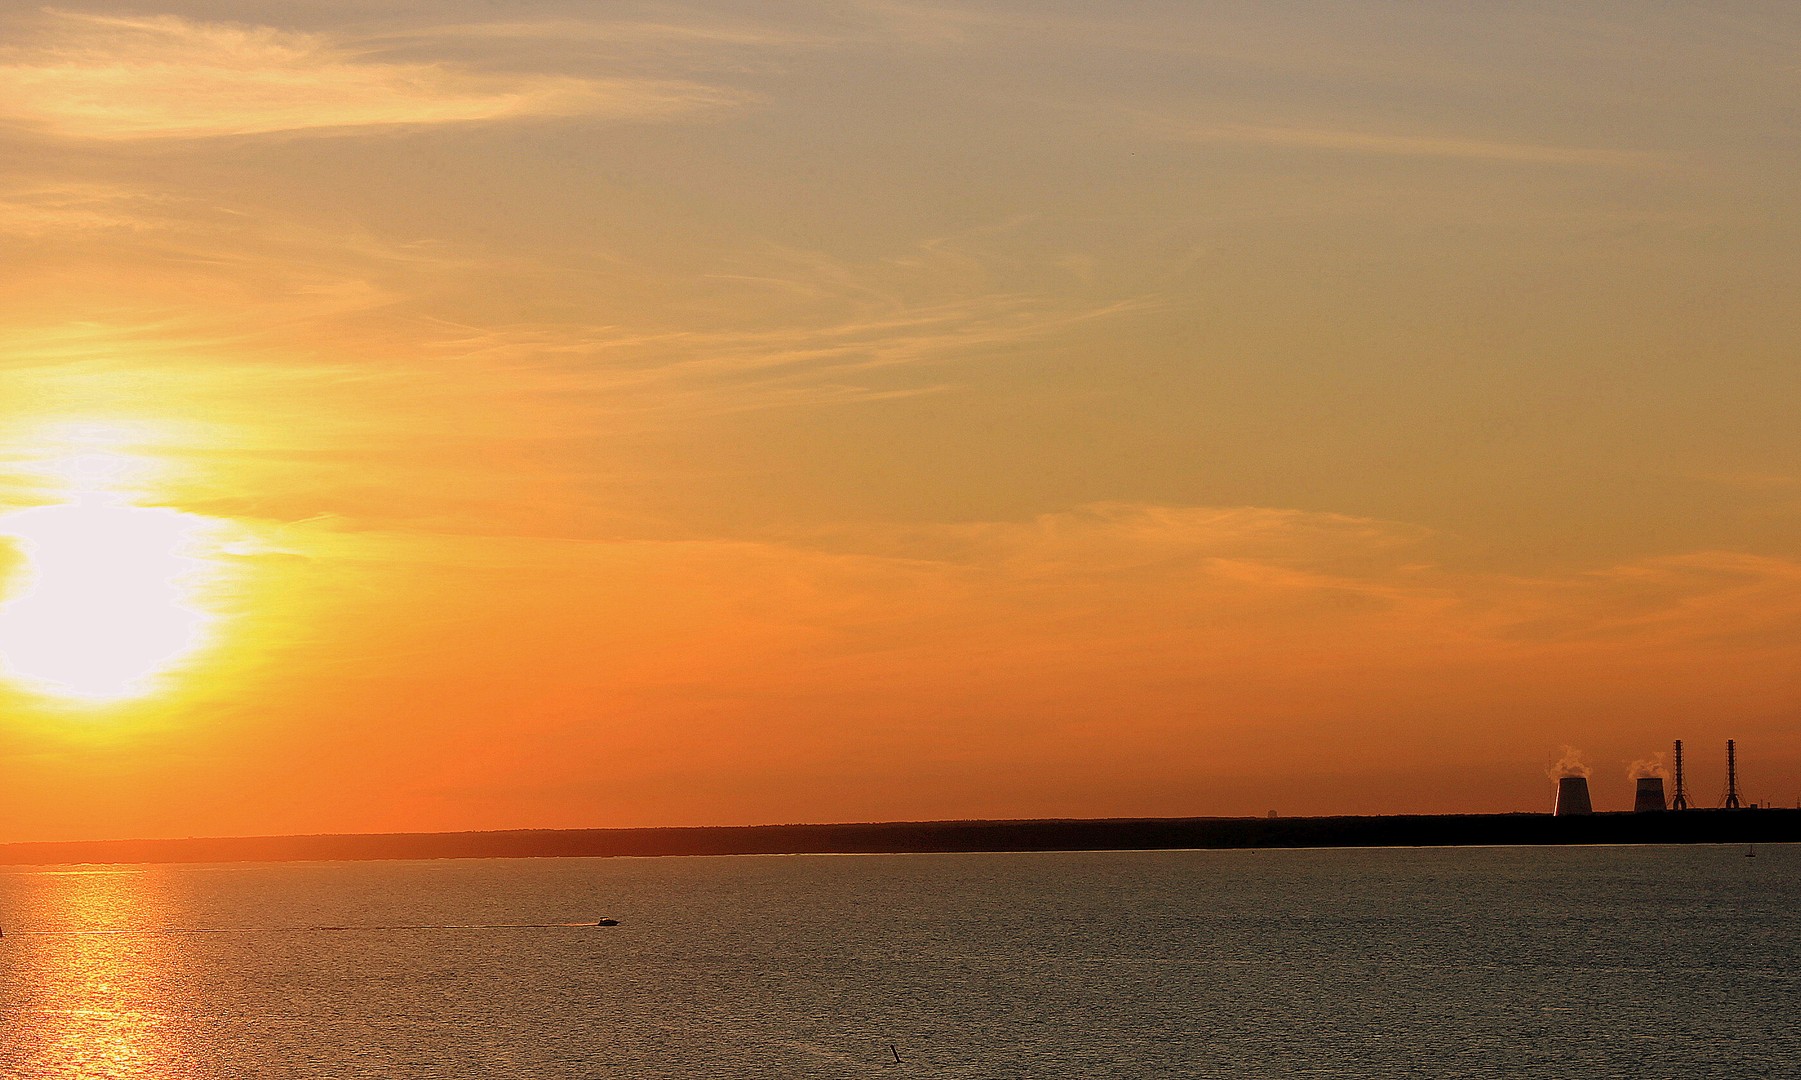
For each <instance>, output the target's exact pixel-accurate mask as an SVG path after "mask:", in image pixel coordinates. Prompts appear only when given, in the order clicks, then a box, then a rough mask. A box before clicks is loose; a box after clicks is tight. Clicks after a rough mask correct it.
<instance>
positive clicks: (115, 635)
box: [0, 425, 219, 702]
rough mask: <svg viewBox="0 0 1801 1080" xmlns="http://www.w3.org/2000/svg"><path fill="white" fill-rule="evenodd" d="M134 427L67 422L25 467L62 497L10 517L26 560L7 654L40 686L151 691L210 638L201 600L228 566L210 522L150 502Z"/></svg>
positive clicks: (88, 694)
mask: <svg viewBox="0 0 1801 1080" xmlns="http://www.w3.org/2000/svg"><path fill="white" fill-rule="evenodd" d="M129 436H130V432H129V431H127V430H125V429H120V428H114V427H110V426H105V425H81V426H75V427H70V428H65V429H59V430H58V431H57V432H55V433H54V434H53V435H52V436H50V437H47V438H45V439H43V441H41V442H39V443H38V444H37V446H38V447H39V448H40V449H38V450H37V452H36V453H35V454H31V455H29V456H26V457H25V458H24V459H23V460H21V461H17V462H16V463H15V466H16V472H17V473H18V474H19V475H21V476H23V477H26V478H28V480H30V481H32V482H35V483H36V484H37V486H39V487H41V488H44V489H47V492H46V493H47V494H50V495H51V496H52V497H53V498H56V499H57V501H55V502H52V503H50V504H49V505H39V506H33V507H31V508H29V509H25V510H19V511H15V512H13V513H10V514H6V515H4V516H0V539H4V540H7V541H10V542H11V544H12V545H13V547H14V548H15V550H16V551H17V552H18V554H19V555H20V556H21V557H22V562H23V565H22V566H21V567H19V568H18V569H16V570H15V571H14V573H13V574H12V576H11V579H10V580H9V581H8V582H7V585H8V589H7V593H6V597H5V600H4V603H3V604H0V663H3V664H4V670H5V673H6V674H7V675H8V676H9V677H10V678H11V679H12V680H13V681H15V682H17V683H19V684H22V685H24V686H26V687H28V688H30V689H32V690H35V691H38V692H40V693H45V694H49V695H54V696H58V697H64V698H73V699H84V700H88V701H94V702H106V701H118V700H122V699H126V698H133V697H140V696H143V695H145V694H148V693H151V692H153V691H154V690H156V689H157V687H158V682H157V677H158V676H159V675H162V674H163V673H165V672H167V671H168V670H169V669H171V668H172V667H174V666H175V665H176V664H178V663H180V662H181V661H183V660H184V659H186V658H188V657H189V656H190V655H192V654H193V653H194V652H195V651H196V650H197V649H199V648H200V647H201V646H202V645H203V644H205V642H206V640H207V638H208V630H209V627H210V625H211V624H212V623H213V622H214V619H215V617H214V616H213V615H211V614H210V613H208V612H207V611H206V610H205V608H204V606H203V605H202V604H201V603H200V593H201V591H202V589H203V588H204V587H205V586H207V585H209V584H212V583H214V582H215V581H216V579H217V577H218V574H219V569H218V566H217V564H216V563H214V562H213V561H212V560H210V559H209V558H208V557H207V552H208V549H209V548H210V547H211V546H212V544H211V542H210V541H211V540H212V534H213V532H214V531H215V530H214V525H215V523H214V522H212V521H211V520H210V519H207V518H203V517H199V516H197V515H194V514H186V513H182V512H180V511H177V510H171V509H166V508H162V507H154V506H144V505H139V500H140V499H142V498H144V496H145V486H146V484H147V482H148V481H150V480H151V479H153V474H154V472H155V465H156V463H155V461H154V460H153V459H150V458H147V457H145V456H143V455H141V454H137V453H133V452H129V451H128V450H127V449H122V447H128V446H129V445H130V441H129Z"/></svg>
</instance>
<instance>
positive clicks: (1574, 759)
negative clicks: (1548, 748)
mask: <svg viewBox="0 0 1801 1080" xmlns="http://www.w3.org/2000/svg"><path fill="white" fill-rule="evenodd" d="M1548 775H1549V776H1550V777H1551V779H1553V780H1561V779H1563V778H1564V777H1566V776H1581V777H1586V776H1588V766H1587V765H1586V764H1584V763H1583V761H1582V751H1580V750H1578V749H1576V748H1575V747H1573V746H1566V747H1564V748H1563V757H1561V758H1558V759H1557V764H1555V765H1553V766H1551V768H1550V771H1549V773H1548Z"/></svg>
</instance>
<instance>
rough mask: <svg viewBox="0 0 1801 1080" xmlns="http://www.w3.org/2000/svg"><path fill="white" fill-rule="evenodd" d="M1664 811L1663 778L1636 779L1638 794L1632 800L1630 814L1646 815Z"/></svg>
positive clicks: (1644, 777)
mask: <svg viewBox="0 0 1801 1080" xmlns="http://www.w3.org/2000/svg"><path fill="white" fill-rule="evenodd" d="M1662 809H1664V805H1663V777H1661V776H1641V777H1639V778H1638V794H1637V795H1635V796H1634V797H1633V799H1632V812H1633V813H1635V814H1647V813H1651V812H1653V811H1656V810H1662Z"/></svg>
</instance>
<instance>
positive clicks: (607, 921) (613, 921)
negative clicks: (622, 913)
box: [594, 919, 619, 926]
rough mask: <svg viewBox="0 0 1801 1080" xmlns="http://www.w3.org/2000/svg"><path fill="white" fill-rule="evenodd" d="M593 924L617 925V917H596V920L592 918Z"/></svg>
mask: <svg viewBox="0 0 1801 1080" xmlns="http://www.w3.org/2000/svg"><path fill="white" fill-rule="evenodd" d="M594 925H595V926H618V925H619V920H618V919H596V920H594Z"/></svg>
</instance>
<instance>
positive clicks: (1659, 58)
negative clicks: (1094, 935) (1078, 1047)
mask: <svg viewBox="0 0 1801 1080" xmlns="http://www.w3.org/2000/svg"><path fill="white" fill-rule="evenodd" d="M1798 100H1801V7H1798V6H1797V5H1794V4H1792V3H1786V2H1784V3H1776V2H1771V3H1751V2H1743V3H1741V2H1731V0H1725V2H1720V3H1711V4H1663V3H1638V2H1633V3H1626V2H1621V3H1578V4H1570V3H1536V2H1533V3H1519V4H1505V5H1497V4H1482V3H1446V4H1429V5H1427V4H1422V5H1411V4H1408V5H1400V4H1390V3H1378V2H1375V0H1344V2H1328V0H1312V2H1306V3H1299V2H1282V0H1273V2H1272V0H1233V2H1191V0H1170V2H1145V3H1126V4H1119V5H1100V4H1078V3H1059V2H1053V0H1044V2H1030V3H1028V2H1023V0H1022V2H1018V3H992V4H991V3H968V4H949V3H943V4H938V3H923V2H922V3H914V2H911V0H864V2H856V0H844V2H833V3H817V4H813V3H792V4H776V5H769V4H762V3H749V2H745V3H726V2H721V3H696V4H677V3H636V2H625V3H605V4H597V3H587V2H576V0H569V2H552V0H546V2H536V0H534V2H529V3H516V4H493V3H485V2H477V0H429V2H427V0H415V2H395V3H382V4H365V3H351V2H347V0H299V2H295V0H285V2H282V3H279V4H278V3H272V2H260V3H259V2H256V0H186V2H170V3H162V4H157V3H155V2H154V0H152V2H151V4H150V6H126V5H117V4H86V3H79V2H75V3H66V4H57V5H55V6H51V7H43V8H39V7H36V6H33V5H28V4H9V5H6V6H5V7H4V8H3V9H0V541H3V543H0V660H3V669H0V840H45V839H65V838H90V837H92V838H98V837H125V836H188V835H242V834H261V833H289V832H328V831H384V830H439V829H482V828H514V827H537V826H545V827H565V826H567V827H583V826H615V825H618V826H625V825H697V824H742V823H753V822H790V821H845V820H870V819H933V818H961V817H1048V816H1137V815H1147V816H1165V815H1191V814H1262V813H1264V812H1265V811H1267V810H1270V809H1278V810H1280V811H1281V812H1282V813H1284V814H1301V813H1338V812H1346V813H1349V812H1402V811H1425V812H1448V811H1505V810H1518V809H1532V810H1538V809H1546V808H1548V806H1549V798H1550V795H1549V789H1550V781H1549V780H1548V779H1547V776H1546V769H1547V766H1548V765H1550V764H1551V763H1552V762H1554V761H1556V760H1557V759H1558V758H1559V757H1560V756H1561V755H1562V754H1563V753H1564V748H1565V747H1574V748H1575V749H1577V750H1578V751H1580V752H1581V754H1582V755H1583V757H1584V759H1585V760H1586V762H1587V763H1588V765H1589V766H1590V767H1591V768H1592V769H1593V780H1592V781H1591V782H1592V784H1593V786H1594V791H1595V801H1596V804H1597V806H1598V808H1602V809H1609V808H1624V807H1625V806H1626V805H1627V803H1628V800H1629V792H1630V786H1629V781H1628V780H1627V769H1628V765H1629V763H1631V762H1633V761H1635V760H1638V759H1646V758H1650V757H1651V756H1652V755H1653V754H1655V753H1657V752H1659V751H1663V750H1665V749H1667V747H1668V744H1669V741H1670V740H1671V739H1674V738H1682V739H1684V740H1685V741H1686V742H1687V743H1688V745H1689V748H1690V759H1689V766H1690V776H1691V779H1692V781H1693V787H1694V790H1695V792H1696V795H1697V796H1698V799H1699V801H1700V802H1701V803H1702V804H1704V805H1712V804H1714V803H1715V802H1716V801H1717V797H1718V794H1719V789H1720V787H1721V784H1722V779H1723V776H1722V774H1723V768H1724V762H1723V759H1724V747H1723V744H1724V741H1725V739H1727V738H1728V737H1731V738H1736V739H1737V740H1738V741H1739V746H1740V754H1741V760H1742V763H1743V769H1744V777H1745V787H1746V790H1747V792H1748V793H1749V796H1750V798H1752V799H1756V800H1768V801H1774V802H1779V803H1785V804H1786V803H1791V802H1794V801H1795V800H1796V799H1797V798H1798V797H1801V730H1798V728H1797V724H1796V720H1797V714H1798V712H1801V677H1798V660H1801V425H1797V422H1796V415H1797V401H1801V350H1798V346H1801V304H1798V303H1797V302H1796V298H1797V296H1801V255H1798V254H1797V253H1798V252H1801V228H1798V226H1801V138H1798V137H1797V136H1798V135H1801V132H1797V116H1798V114H1797V112H1796V109H1795V102H1796V101H1798Z"/></svg>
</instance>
